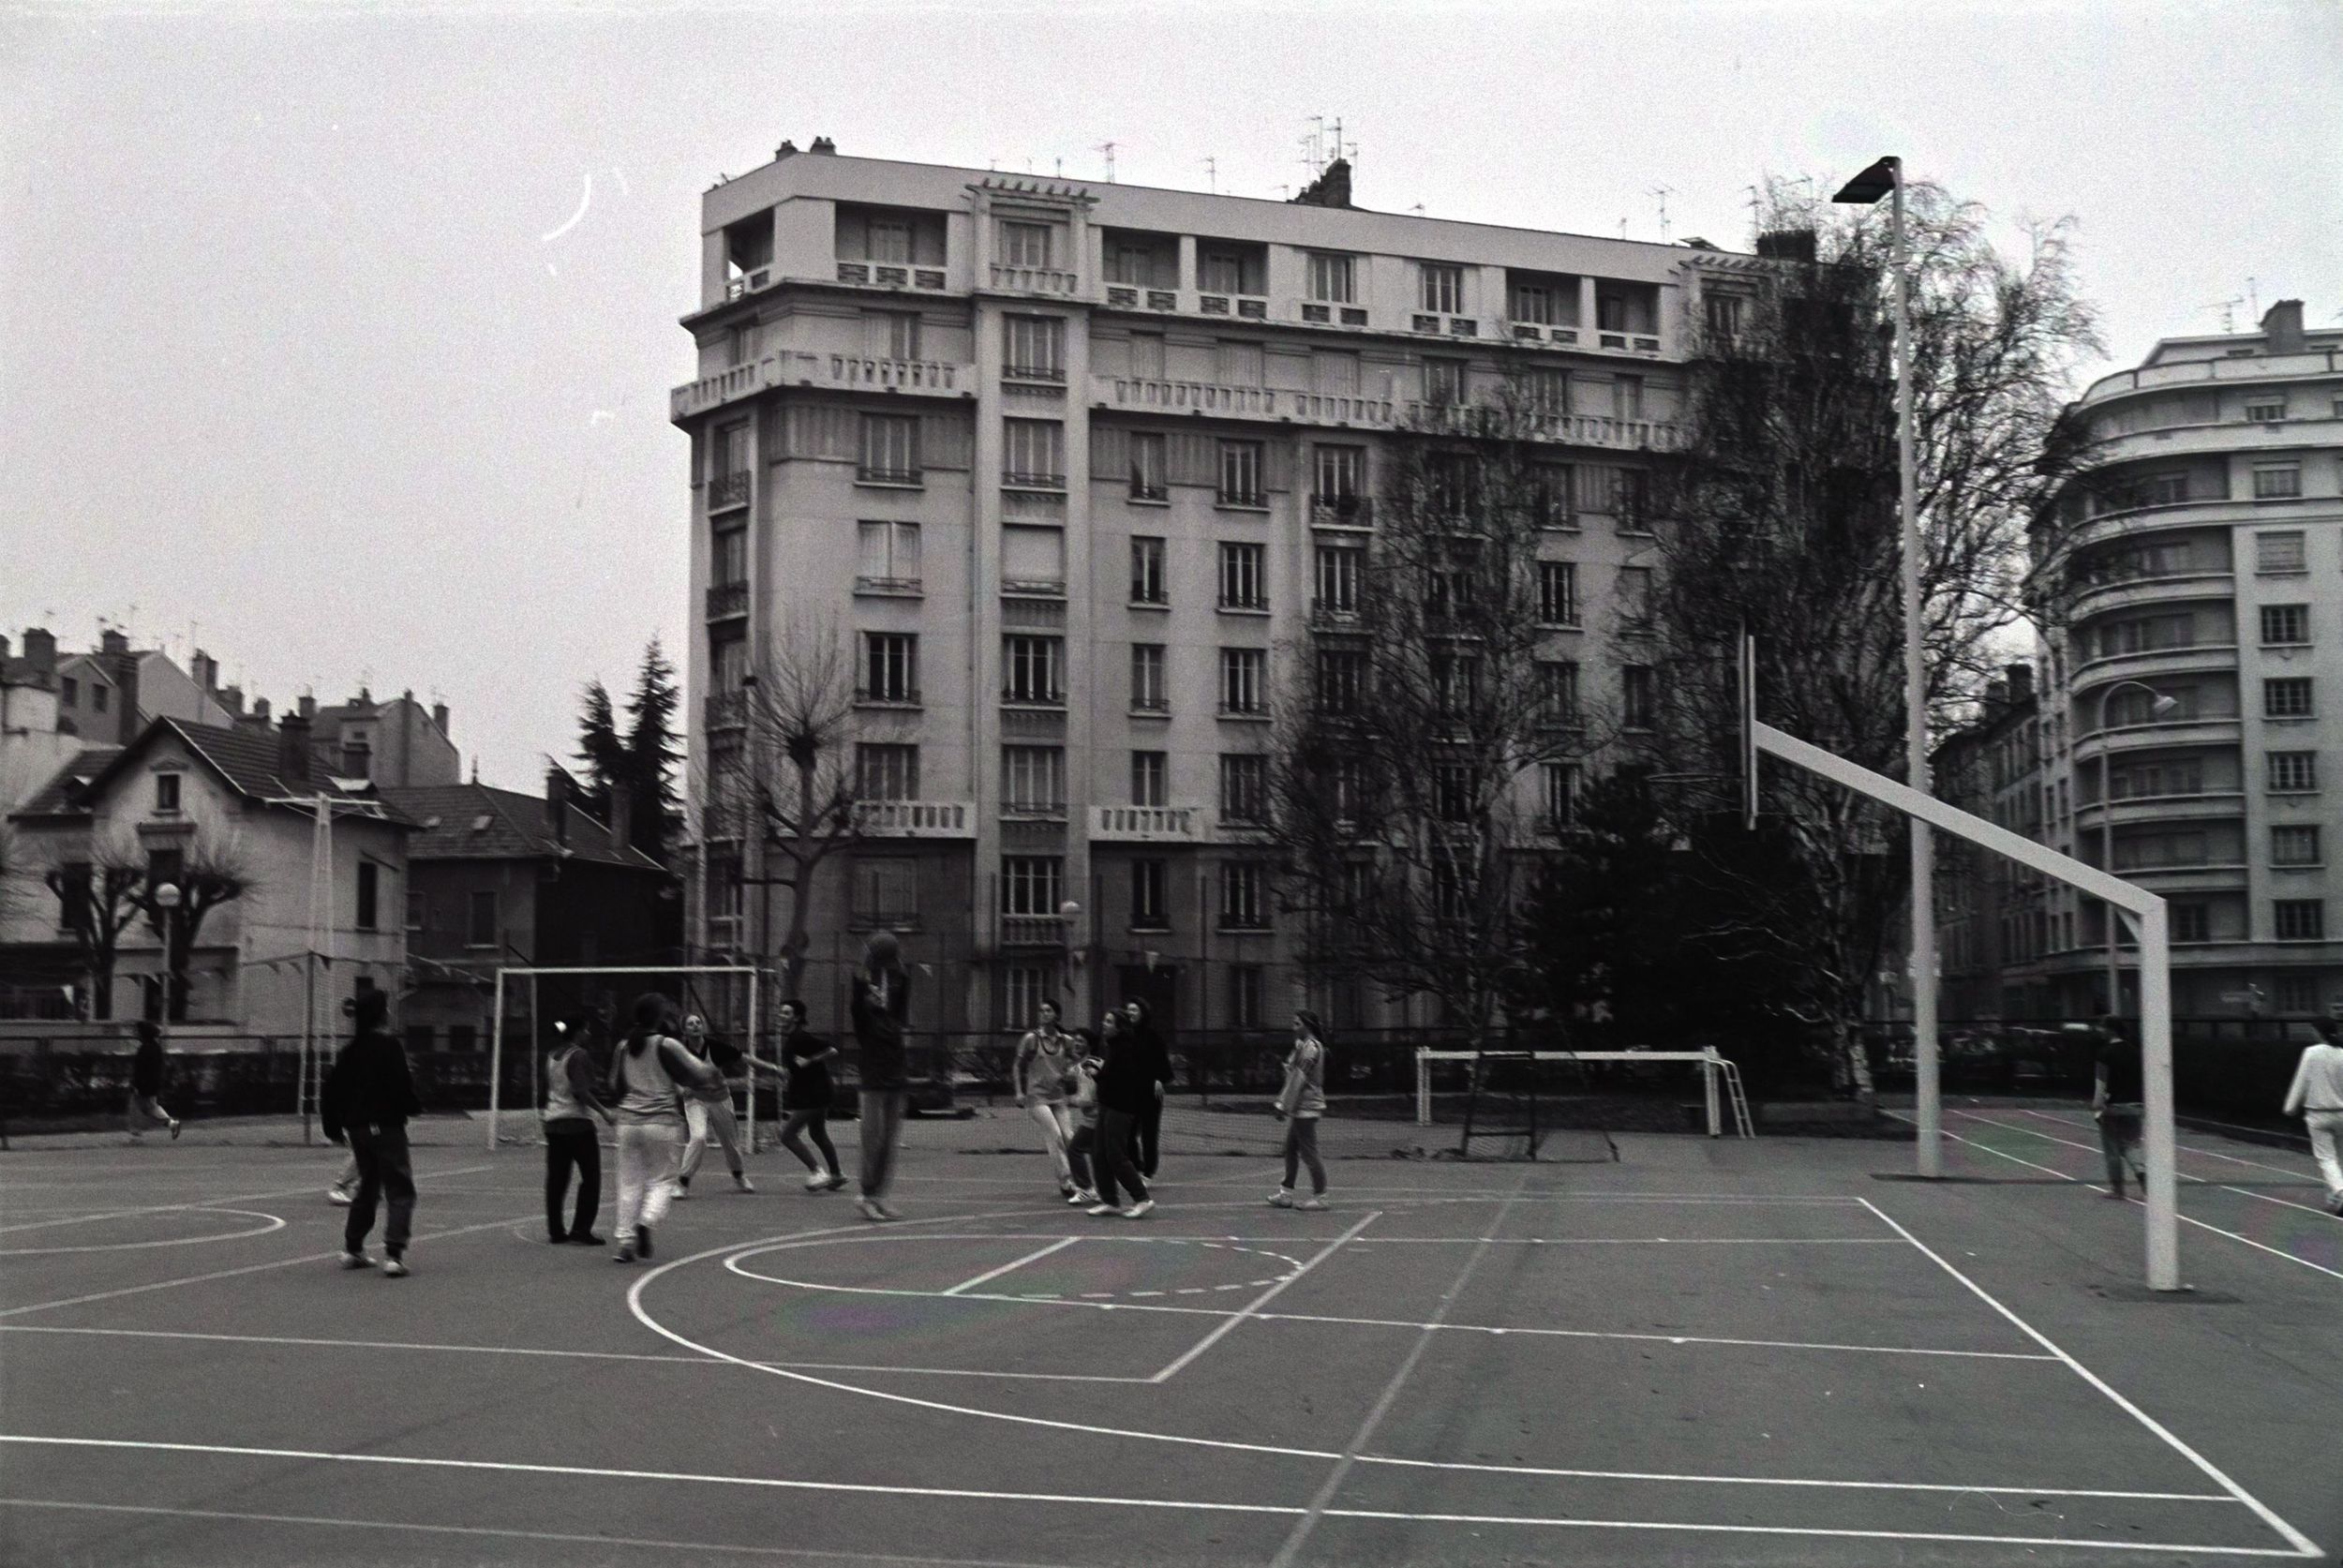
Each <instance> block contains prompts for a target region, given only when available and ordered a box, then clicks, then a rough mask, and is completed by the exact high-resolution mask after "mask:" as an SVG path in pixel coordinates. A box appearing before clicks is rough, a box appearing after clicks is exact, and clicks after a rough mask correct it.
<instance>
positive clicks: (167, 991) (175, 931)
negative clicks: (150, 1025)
mask: <svg viewBox="0 0 2343 1568" xmlns="http://www.w3.org/2000/svg"><path fill="white" fill-rule="evenodd" d="M181 902H182V894H181V893H180V891H179V884H177V883H176V882H166V883H164V884H162V885H161V886H160V887H158V888H157V889H155V907H156V908H157V909H159V910H161V911H162V912H163V1021H164V1022H165V1023H176V1022H178V1021H177V1020H176V1019H174V1018H172V1003H173V1002H174V1001H176V1000H177V999H178V992H179V905H180V903H181Z"/></svg>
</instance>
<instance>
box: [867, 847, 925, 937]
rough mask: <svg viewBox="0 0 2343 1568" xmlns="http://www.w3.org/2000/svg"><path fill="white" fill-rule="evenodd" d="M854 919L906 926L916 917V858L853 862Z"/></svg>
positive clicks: (868, 923) (881, 858)
mask: <svg viewBox="0 0 2343 1568" xmlns="http://www.w3.org/2000/svg"><path fill="white" fill-rule="evenodd" d="M853 918H854V922H855V924H857V925H866V926H908V925H916V924H918V919H919V862H918V861H917V860H915V859H911V858H910V857H909V856H886V857H873V858H870V859H863V858H860V857H858V858H857V859H856V860H855V863H854V907H853Z"/></svg>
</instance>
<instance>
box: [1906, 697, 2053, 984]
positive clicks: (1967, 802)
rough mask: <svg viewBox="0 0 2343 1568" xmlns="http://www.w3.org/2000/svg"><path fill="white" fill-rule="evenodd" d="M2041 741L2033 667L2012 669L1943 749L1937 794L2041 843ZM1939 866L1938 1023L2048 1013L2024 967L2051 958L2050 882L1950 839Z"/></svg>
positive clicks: (2044, 797)
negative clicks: (2038, 960) (1972, 718)
mask: <svg viewBox="0 0 2343 1568" xmlns="http://www.w3.org/2000/svg"><path fill="white" fill-rule="evenodd" d="M2042 732H2043V724H2042V715H2041V702H2040V698H2039V696H2038V695H2037V693H2036V691H2035V686H2034V666H2033V665H2009V666H2008V667H2007V669H2006V670H2005V671H2004V672H2003V674H2002V675H2001V676H2000V677H1998V678H1996V679H1993V680H1992V681H1990V682H1989V683H1988V684H1987V686H1986V691H1985V697H1984V700H1983V702H1982V703H1981V704H1980V705H1979V708H1978V711H1977V718H1976V720H1975V722H1973V723H1971V724H1967V725H1965V726H1963V727H1962V728H1961V729H1958V730H1955V731H1954V732H1953V733H1952V734H1951V735H1949V736H1948V737H1946V739H1945V741H1944V743H1943V744H1942V745H1941V746H1939V747H1938V748H1937V749H1936V753H1935V755H1934V756H1933V758H1932V761H1931V776H1932V777H1933V779H1934V780H1935V787H1936V793H1937V795H1938V796H1940V797H1941V798H1943V799H1945V800H1947V801H1948V802H1950V803H1951V804H1953V805H1956V806H1958V807H1960V808H1961V809H1962V811H1965V812H1970V813H1972V814H1976V815H1977V816H1981V817H1984V818H1986V819H1987V820H1989V821H1991V822H1992V823H1994V824H1996V825H1997V826H2000V827H2003V828H2007V829H2009V830H2010V831H2011V832H2013V833H2022V834H2023V835H2025V836H2026V837H2027V838H2030V839H2035V840H2037V841H2038V840H2040V839H2041V838H2042V837H2043V829H2044V826H2045V822H2046V817H2047V811H2048V804H2047V803H2048V801H2049V800H2050V799H2052V792H2051V791H2048V790H2046V789H2045V788H2044V787H2043V771H2042V751H2043V739H2042ZM1936 863H1937V875H1936V884H1935V886H1936V901H1937V912H1936V930H1937V954H1938V963H1937V969H1938V973H1939V976H1940V979H1941V985H1940V989H1939V991H1938V993H1937V1011H1938V1015H1939V1016H1940V1017H1943V1018H1946V1019H1951V1020H1958V1021H1964V1022H1974V1021H1978V1020H1990V1019H2015V1018H2030V1017H2034V1016H2037V1012H2046V1011H2047V1010H2048V1004H2047V1001H2046V999H2045V998H2044V997H2043V996H2042V995H2041V994H2040V993H2039V992H2040V988H2041V986H2042V983H2043V982H2042V981H2041V979H2040V978H2039V977H2038V976H2035V975H2031V974H2030V973H2028V972H2027V970H2026V968H2025V966H2026V965H2027V964H2028V963H2030V961H2032V960H2034V959H2037V958H2040V957H2042V956H2043V955H2044V954H2045V953H2047V952H2048V951H2049V949H2050V943H2051V914H2050V902H2051V901H2050V883H2049V880H2048V879H2047V878H2045V877H2043V876H2042V875H2041V874H2039V873H2038V872H2034V871H2031V870H2028V869H2027V868H2026V867H2024V866H2021V865H2019V864H2017V863H2016V862H2015V861H2012V860H2008V859H2004V858H2003V857H2001V856H1999V855H1995V854H1993V853H1992V852H1991V851H1989V850H1986V849H1983V848H1980V847H1979V846H1977V845H1976V844H1969V843H1968V842H1966V841H1965V840H1962V839H1958V838H1953V837H1951V836H1949V835H1948V836H1946V837H1944V838H1942V839H1940V840H1938V842H1937V845H1936ZM1907 946H1908V945H1903V946H1899V948H1898V949H1897V950H1898V951H1899V952H1903V951H1904V950H1905V947H1907ZM1897 978H1898V979H1899V980H1901V979H1902V978H1903V977H1902V976H1898V977H1897ZM1904 1000H1906V1001H1908V998H1904Z"/></svg>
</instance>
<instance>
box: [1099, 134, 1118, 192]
mask: <svg viewBox="0 0 2343 1568" xmlns="http://www.w3.org/2000/svg"><path fill="white" fill-rule="evenodd" d="M1114 147H1115V144H1114V143H1113V142H1099V143H1098V145H1097V149H1096V150H1097V151H1098V152H1101V153H1104V154H1106V155H1107V184H1109V185H1112V184H1113V183H1114Z"/></svg>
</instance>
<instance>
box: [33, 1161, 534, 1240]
mask: <svg viewBox="0 0 2343 1568" xmlns="http://www.w3.org/2000/svg"><path fill="white" fill-rule="evenodd" d="M495 1169H496V1167H495V1166H493V1165H466V1166H461V1167H458V1168H457V1169H455V1170H453V1171H433V1172H417V1173H416V1176H417V1179H418V1180H419V1181H420V1180H421V1179H422V1178H423V1177H424V1176H425V1175H428V1176H430V1177H431V1178H432V1179H433V1180H434V1181H444V1180H445V1179H447V1178H448V1177H450V1176H469V1175H471V1174H474V1173H475V1172H481V1171H493V1170H495ZM320 1176H322V1178H323V1179H320ZM333 1180H334V1178H333V1177H332V1176H330V1175H325V1174H324V1173H323V1172H322V1171H321V1172H319V1175H318V1176H312V1177H311V1178H310V1179H309V1180H307V1181H306V1182H304V1183H302V1184H301V1185H300V1186H299V1187H278V1188H277V1189H276V1190H275V1191H274V1192H238V1193H231V1194H229V1195H227V1196H225V1197H219V1198H197V1199H194V1200H191V1201H190V1202H185V1203H147V1204H144V1205H142V1206H140V1207H137V1208H127V1209H101V1210H99V1211H98V1212H97V1213H96V1214H72V1215H66V1216H63V1217H59V1218H54V1219H35V1220H29V1221H26V1222H24V1223H22V1224H18V1225H0V1235H7V1234H10V1233H12V1232H18V1231H40V1230H46V1229H48V1228H49V1227H51V1226H53V1225H81V1224H87V1223H89V1222H90V1221H93V1220H98V1219H127V1218H130V1217H132V1216H134V1215H142V1214H172V1213H175V1212H177V1211H179V1210H182V1209H212V1208H218V1207H220V1206H221V1205H223V1204H227V1203H258V1202H264V1201H265V1200H267V1199H271V1198H298V1197H301V1196H302V1195H304V1194H305V1193H315V1194H322V1193H323V1192H324V1190H325V1188H326V1187H330V1186H331V1185H333ZM6 1191H7V1188H6V1186H5V1185H4V1184H0V1198H4V1197H5V1195H6Z"/></svg>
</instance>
